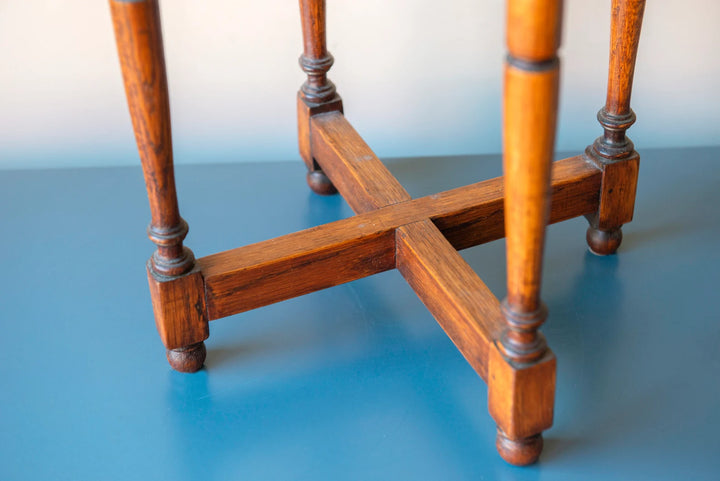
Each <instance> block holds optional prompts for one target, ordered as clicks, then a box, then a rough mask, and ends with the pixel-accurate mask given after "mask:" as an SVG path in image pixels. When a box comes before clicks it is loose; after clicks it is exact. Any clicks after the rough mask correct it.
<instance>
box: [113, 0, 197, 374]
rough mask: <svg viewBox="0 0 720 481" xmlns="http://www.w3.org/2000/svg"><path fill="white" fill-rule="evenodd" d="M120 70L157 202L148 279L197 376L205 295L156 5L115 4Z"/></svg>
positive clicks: (168, 337)
mask: <svg viewBox="0 0 720 481" xmlns="http://www.w3.org/2000/svg"><path fill="white" fill-rule="evenodd" d="M110 10H111V13H112V17H113V25H114V27H115V39H116V41H117V48H118V54H119V56H120V67H121V69H122V74H123V81H124V83H125V93H126V94H127V99H128V105H129V107H130V116H131V117H132V122H133V128H134V130H135V139H136V140H137V145H138V151H139V153H140V160H141V162H142V167H143V173H144V176H145V185H146V187H147V193H148V198H149V201H150V212H151V222H150V226H149V227H148V236H149V237H150V240H152V241H153V242H154V243H155V244H156V245H157V250H156V251H155V253H153V255H152V257H151V258H150V260H149V261H148V264H147V270H148V280H149V283H150V292H151V296H152V301H153V310H154V312H155V321H156V324H157V327H158V332H159V333H160V336H161V338H162V341H163V343H164V344H165V347H166V348H167V350H168V353H167V357H168V360H169V361H170V364H171V365H172V367H173V368H175V369H177V370H179V371H183V372H193V371H197V370H198V369H200V368H201V367H202V364H203V362H204V360H205V346H204V344H203V341H204V340H205V339H207V337H208V326H207V319H206V316H205V296H204V290H203V284H202V278H201V276H200V273H199V272H198V271H197V270H196V269H195V258H194V256H193V253H192V251H190V249H188V248H187V247H184V246H183V239H184V238H185V235H186V234H187V231H188V226H187V223H186V222H185V221H184V220H183V219H182V218H181V217H180V212H179V209H178V202H177V195H176V192H175V177H174V172H173V154H172V138H171V131H170V105H169V100H168V90H167V76H166V72H165V58H164V54H163V45H162V33H161V29H160V14H159V9H158V3H157V0H140V1H121V0H111V1H110Z"/></svg>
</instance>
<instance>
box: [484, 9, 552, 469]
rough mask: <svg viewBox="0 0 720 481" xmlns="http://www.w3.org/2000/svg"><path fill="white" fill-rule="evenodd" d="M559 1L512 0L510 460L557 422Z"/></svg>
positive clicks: (502, 366)
mask: <svg viewBox="0 0 720 481" xmlns="http://www.w3.org/2000/svg"><path fill="white" fill-rule="evenodd" d="M561 8H562V1H561V0H509V1H508V18H507V43H508V50H509V53H508V58H507V63H506V65H505V81H504V82H505V92H504V125H503V136H504V139H503V168H504V174H505V232H506V238H507V281H508V292H507V297H506V299H505V300H504V301H503V303H502V309H503V313H504V315H505V319H506V321H507V326H506V328H505V330H504V332H503V334H502V337H501V339H499V340H498V341H497V342H496V343H495V345H494V346H493V348H492V349H491V352H490V355H489V366H488V377H489V379H488V388H489V392H488V399H489V409H490V414H491V415H492V416H493V418H494V419H495V421H496V423H497V425H498V437H497V447H498V451H499V452H500V454H501V456H502V457H503V458H504V459H505V460H506V461H508V462H509V463H511V464H516V465H525V464H530V463H533V462H535V461H536V460H537V459H538V456H539V455H540V452H541V450H542V434H541V433H542V431H543V430H545V429H547V428H549V427H550V426H551V425H552V419H553V404H554V393H555V357H554V355H553V354H552V352H551V351H550V350H549V349H548V348H547V346H546V345H545V340H544V338H543V336H542V334H540V333H539V332H538V328H539V327H540V325H541V324H542V323H543V322H544V320H545V318H546V316H547V310H546V309H545V306H544V305H543V304H542V302H541V301H540V278H541V271H542V256H543V245H544V240H545V226H546V224H547V222H548V215H549V212H550V170H551V162H552V156H553V149H554V144H555V120H556V113H557V99H558V78H559V61H558V59H557V56H556V52H557V49H558V47H559V43H560V30H561Z"/></svg>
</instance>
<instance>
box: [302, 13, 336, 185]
mask: <svg viewBox="0 0 720 481" xmlns="http://www.w3.org/2000/svg"><path fill="white" fill-rule="evenodd" d="M300 17H301V20H302V32H303V45H304V49H303V54H302V55H301V56H300V67H301V68H302V69H303V71H304V72H305V73H306V74H307V81H306V82H305V83H304V84H303V85H302V87H301V88H300V92H298V142H299V148H300V156H301V157H302V159H303V161H304V162H305V164H306V165H307V168H308V174H307V182H308V185H309V186H310V188H311V189H312V190H313V191H314V192H316V193H318V194H323V195H328V194H335V193H336V192H337V189H335V186H333V184H332V182H330V179H328V178H327V176H326V175H325V174H324V173H323V171H322V169H321V168H320V166H319V165H318V163H317V161H316V160H315V158H314V157H313V153H312V143H311V142H310V117H312V116H313V115H317V114H321V113H325V112H332V111H340V112H342V100H341V99H340V96H338V95H337V93H336V91H335V85H334V84H333V83H332V82H331V81H330V80H328V78H327V72H328V70H330V67H332V64H333V57H332V55H330V53H329V52H328V51H327V45H326V40H325V0H300Z"/></svg>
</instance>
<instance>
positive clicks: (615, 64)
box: [586, 0, 645, 255]
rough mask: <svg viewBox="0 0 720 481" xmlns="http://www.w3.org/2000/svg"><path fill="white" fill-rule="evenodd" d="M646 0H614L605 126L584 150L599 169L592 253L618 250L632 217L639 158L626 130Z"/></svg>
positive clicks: (589, 238)
mask: <svg viewBox="0 0 720 481" xmlns="http://www.w3.org/2000/svg"><path fill="white" fill-rule="evenodd" d="M644 10H645V0H613V2H612V18H611V27H610V68H609V73H608V89H607V101H606V103H605V107H604V108H603V109H601V110H600V112H598V121H599V122H600V124H601V125H602V126H603V128H604V129H605V132H604V134H603V136H602V137H599V138H598V139H597V140H595V142H594V143H593V145H591V146H590V147H588V148H587V150H586V154H587V155H588V157H590V158H591V159H592V160H593V161H594V162H595V163H596V164H597V165H598V167H600V168H602V169H603V180H602V187H601V191H600V207H599V209H598V212H597V213H595V214H594V215H592V216H589V217H588V221H589V222H590V227H588V231H587V242H588V246H589V247H590V250H591V251H592V252H594V253H595V254H599V255H608V254H613V253H615V251H617V249H618V247H619V246H620V242H621V241H622V230H621V226H622V225H623V224H625V223H627V222H630V221H631V220H632V216H633V210H634V207H635V191H636V186H637V176H638V167H639V164H640V157H639V155H638V154H637V152H635V148H634V146H633V143H632V142H631V141H630V139H628V138H627V137H626V136H625V131H626V130H627V129H628V128H629V127H630V126H631V125H632V124H633V123H634V122H635V113H634V112H633V111H632V109H631V108H630V94H631V92H632V82H633V75H634V73H635V59H636V57H637V49H638V43H639V41H640V27H641V26H642V17H643V12H644Z"/></svg>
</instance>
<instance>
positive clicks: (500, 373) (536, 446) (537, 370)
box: [488, 344, 556, 466]
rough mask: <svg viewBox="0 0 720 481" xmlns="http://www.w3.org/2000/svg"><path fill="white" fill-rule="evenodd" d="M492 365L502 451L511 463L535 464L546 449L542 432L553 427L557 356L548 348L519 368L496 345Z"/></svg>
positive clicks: (492, 407) (492, 400)
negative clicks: (539, 357)
mask: <svg viewBox="0 0 720 481" xmlns="http://www.w3.org/2000/svg"><path fill="white" fill-rule="evenodd" d="M488 364H489V367H488V376H489V379H488V410H489V411H490V415H491V416H492V418H493V419H494V420H495V422H496V423H497V425H498V436H497V443H496V444H497V447H498V452H499V453H500V454H501V456H502V457H503V459H505V460H506V461H508V462H509V463H511V464H514V465H518V466H524V465H527V464H532V463H534V462H535V461H537V459H538V456H539V455H540V452H541V450H542V446H543V445H542V436H541V434H540V433H542V431H544V430H546V429H549V428H550V427H551V426H552V424H553V406H554V404H555V376H556V374H555V372H556V360H555V355H554V354H553V352H552V351H551V350H550V349H547V350H545V352H544V354H543V357H542V358H541V359H539V360H538V361H537V362H534V363H532V364H523V365H516V364H513V363H512V362H509V361H508V360H507V358H505V357H504V356H503V353H502V350H501V348H499V347H498V346H497V344H493V345H491V346H490V349H489V352H488Z"/></svg>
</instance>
